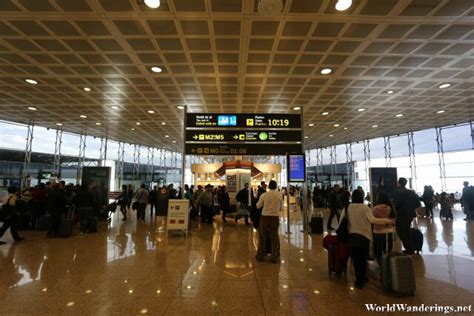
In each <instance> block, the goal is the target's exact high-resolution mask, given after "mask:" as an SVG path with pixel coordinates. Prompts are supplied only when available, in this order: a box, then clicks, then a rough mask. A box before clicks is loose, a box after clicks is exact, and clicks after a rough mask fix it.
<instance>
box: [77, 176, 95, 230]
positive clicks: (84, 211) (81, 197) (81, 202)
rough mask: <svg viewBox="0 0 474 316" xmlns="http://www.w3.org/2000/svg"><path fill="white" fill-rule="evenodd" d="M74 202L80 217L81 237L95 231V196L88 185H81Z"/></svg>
mask: <svg viewBox="0 0 474 316" xmlns="http://www.w3.org/2000/svg"><path fill="white" fill-rule="evenodd" d="M73 202H74V205H75V206H76V211H77V213H78V217H79V224H80V229H81V235H82V234H85V233H88V232H91V231H94V230H95V227H92V225H91V224H92V221H93V218H92V217H93V209H94V196H93V195H92V192H91V191H89V188H88V187H87V184H85V183H83V184H82V185H81V187H80V189H79V190H78V191H77V193H76V196H75V197H74V201H73Z"/></svg>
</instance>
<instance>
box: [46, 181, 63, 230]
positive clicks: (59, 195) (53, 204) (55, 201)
mask: <svg viewBox="0 0 474 316" xmlns="http://www.w3.org/2000/svg"><path fill="white" fill-rule="evenodd" d="M48 212H49V214H50V215H51V227H50V230H49V231H48V234H47V236H48V237H54V236H56V235H57V234H58V231H59V225H60V221H61V216H62V215H63V214H65V213H66V195H65V194H64V191H63V190H62V188H61V184H59V183H54V184H53V185H52V189H51V190H50V191H49V193H48Z"/></svg>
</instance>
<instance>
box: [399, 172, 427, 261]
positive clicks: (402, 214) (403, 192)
mask: <svg viewBox="0 0 474 316" xmlns="http://www.w3.org/2000/svg"><path fill="white" fill-rule="evenodd" d="M407 183H408V181H407V179H405V178H400V179H398V189H396V190H395V192H394V194H393V204H394V206H395V210H396V212H397V218H396V220H395V228H396V230H397V234H398V237H399V238H400V240H401V241H402V243H403V247H404V248H405V253H407V254H413V253H414V251H413V245H412V243H411V238H410V228H411V222H412V221H413V218H414V217H416V209H417V208H419V207H420V206H421V203H420V198H419V197H418V195H416V193H415V192H413V191H412V190H408V189H407V188H405V186H406V185H407Z"/></svg>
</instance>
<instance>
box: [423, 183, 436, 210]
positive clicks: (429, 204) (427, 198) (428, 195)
mask: <svg viewBox="0 0 474 316" xmlns="http://www.w3.org/2000/svg"><path fill="white" fill-rule="evenodd" d="M422 198H423V203H424V204H425V210H426V217H428V218H433V203H434V191H433V189H432V188H431V187H429V186H427V185H425V187H424V190H423V195H422Z"/></svg>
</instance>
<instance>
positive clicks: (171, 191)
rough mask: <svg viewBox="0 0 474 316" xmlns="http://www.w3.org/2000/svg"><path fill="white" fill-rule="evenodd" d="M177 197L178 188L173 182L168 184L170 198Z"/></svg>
mask: <svg viewBox="0 0 474 316" xmlns="http://www.w3.org/2000/svg"><path fill="white" fill-rule="evenodd" d="M176 197H177V192H176V189H175V188H174V187H173V183H171V184H170V185H168V198H169V199H170V200H173V199H176Z"/></svg>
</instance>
